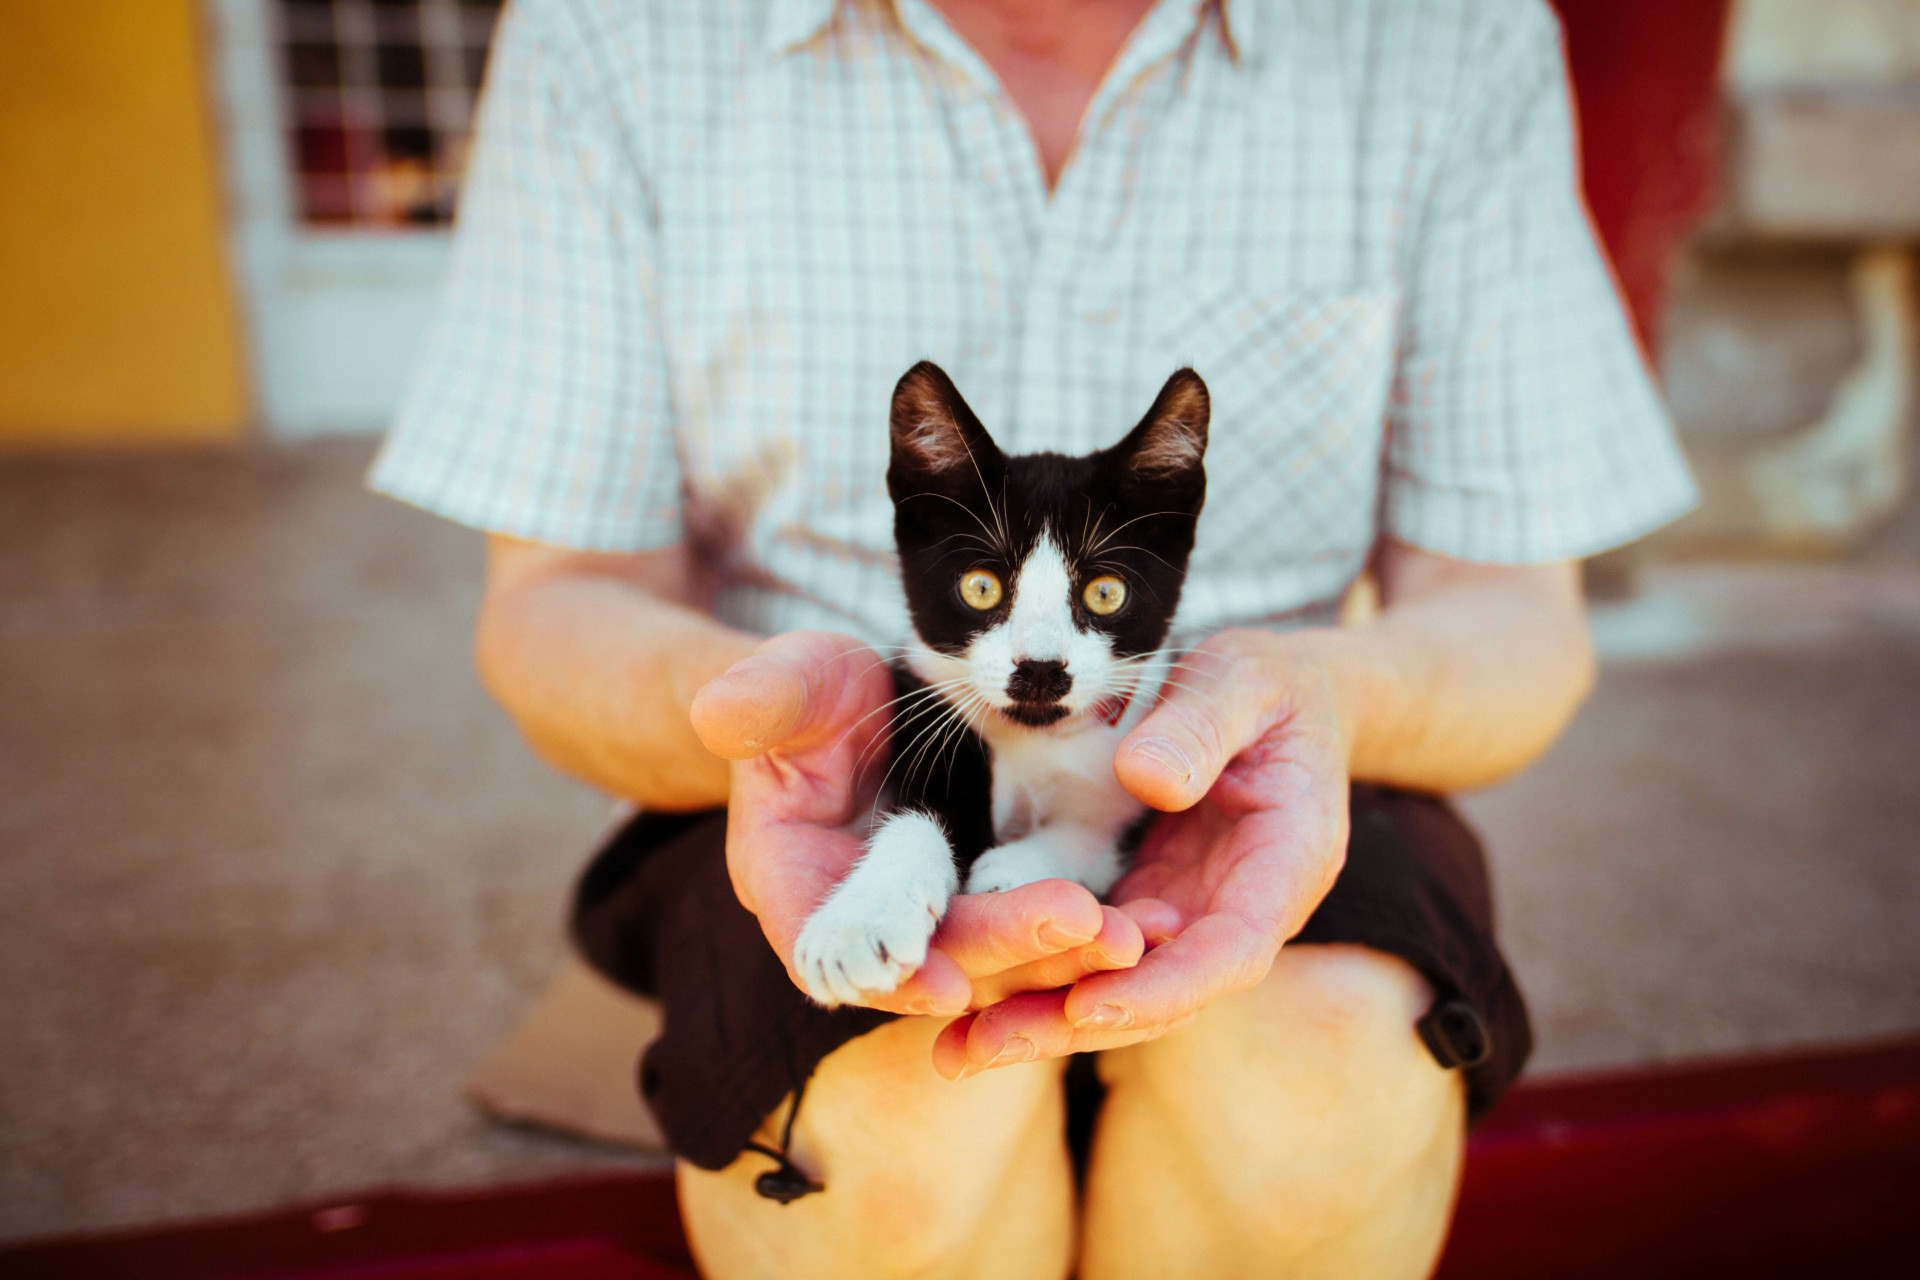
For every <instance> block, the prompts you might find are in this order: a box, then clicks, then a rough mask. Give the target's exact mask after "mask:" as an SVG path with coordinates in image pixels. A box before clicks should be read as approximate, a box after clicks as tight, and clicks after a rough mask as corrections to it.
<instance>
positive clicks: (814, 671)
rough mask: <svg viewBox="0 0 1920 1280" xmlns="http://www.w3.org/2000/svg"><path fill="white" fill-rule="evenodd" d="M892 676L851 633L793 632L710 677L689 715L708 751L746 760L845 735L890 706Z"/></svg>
mask: <svg viewBox="0 0 1920 1280" xmlns="http://www.w3.org/2000/svg"><path fill="white" fill-rule="evenodd" d="M892 680H893V677H892V676H891V675H890V674H889V673H888V671H887V667H886V664H885V663H884V662H883V661H881V659H880V658H879V656H878V655H876V654H875V653H874V652H873V650H872V649H869V648H868V647H867V646H866V645H864V644H861V643H860V642H859V641H858V640H855V639H853V638H852V637H851V636H844V635H838V634H835V633H834V632H831V631H790V632H786V633H785V634H782V635H777V636H774V637H773V638H772V639H770V640H768V641H767V642H766V643H765V644H762V645H761V646H760V647H759V648H758V649H756V650H754V651H753V652H752V653H751V654H749V655H748V656H746V657H745V658H742V659H741V660H740V661H739V662H736V663H734V664H733V665H732V666H731V667H728V668H727V669H726V670H725V671H723V672H721V673H720V674H719V675H718V676H715V677H714V678H713V679H712V680H709V681H708V682H707V683H706V684H705V685H704V686H702V687H701V689H700V691H699V692H698V693H696V694H695V695H694V697H693V704H692V706H691V707H690V708H689V711H688V716H689V719H691V721H692V722H693V729H694V732H695V733H697V734H698V735H700V741H701V742H702V743H704V744H705V745H706V748H707V750H709V751H711V752H713V753H714V754H715V755H717V756H721V757H723V758H725V759H728V760H747V759H751V758H752V757H754V756H758V755H764V754H765V753H766V752H768V751H770V750H772V749H773V748H775V747H787V748H789V749H801V748H804V747H807V746H812V745H816V744H817V743H818V742H820V741H824V740H827V739H828V738H830V737H831V736H832V735H834V734H837V733H841V732H844V731H845V730H846V729H847V728H848V727H850V726H851V725H853V724H855V723H856V722H858V721H859V720H860V719H861V717H862V716H864V715H866V713H867V712H869V711H871V710H872V709H873V708H874V707H877V706H881V705H883V704H884V703H886V701H887V700H888V698H889V697H891V691H892Z"/></svg>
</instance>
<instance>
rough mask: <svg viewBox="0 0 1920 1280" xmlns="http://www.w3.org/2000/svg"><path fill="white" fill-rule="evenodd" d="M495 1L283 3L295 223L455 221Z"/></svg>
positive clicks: (328, 0) (281, 25) (432, 223)
mask: <svg viewBox="0 0 1920 1280" xmlns="http://www.w3.org/2000/svg"><path fill="white" fill-rule="evenodd" d="M499 11H500V0H279V3H278V5H277V13H278V19H279V33H278V34H279V45H280V53H281V59H280V71H281V75H282V78H283V85H284V92H285V95H286V102H287V111H286V120H287V122H288V124H287V127H288V131H289V135H290V136H289V138H288V144H289V146H288V152H289V154H290V156H291V157H292V164H293V168H294V179H295V183H294V186H295V200H296V203H297V206H298V208H299V212H300V217H301V220H302V221H303V222H306V223H308V224H310V225H320V226H333V227H338V226H367V227H404V226H422V227H432V226H440V225H444V224H445V223H447V222H449V221H451V220H452V217H453V200H454V195H455V192H456V190H457V189H458V186H459V181H460V171H461V167H462V164H463V163H464V161H465V158H466V150H467V135H468V130H469V127H470V123H471V119H472V115H473V103H474V97H475V95H476V94H477V93H478V92H479V88H480V78H481V72H482V70H483V69H484V67H485V65H486V58H487V42H488V40H489V39H490V38H491V36H492V34H493V25H494V20H495V18H497V17H498V16H499Z"/></svg>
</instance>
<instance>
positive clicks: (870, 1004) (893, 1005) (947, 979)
mask: <svg viewBox="0 0 1920 1280" xmlns="http://www.w3.org/2000/svg"><path fill="white" fill-rule="evenodd" d="M789 973H791V970H789ZM859 1003H860V1004H862V1005H863V1006H865V1007H867V1008H869V1009H885V1010H886V1011H887V1012H889V1013H902V1014H909V1015H913V1016H916V1017H944V1018H951V1017H953V1016H954V1015H955V1014H961V1013H965V1012H966V1011H967V1009H968V1007H969V1006H970V1005H971V1004H972V1003H973V983H972V982H971V981H970V980H969V979H968V978H967V975H966V974H964V973H962V972H961V971H960V966H959V965H957V964H955V963H954V962H953V958H952V957H951V956H946V955H942V954H941V953H940V952H938V951H929V952H928V953H927V962H926V963H925V964H923V965H921V966H920V968H919V969H917V970H915V971H914V973H913V975H912V976H911V977H909V978H908V979H907V980H906V981H905V982H902V983H901V984H900V985H899V986H898V987H896V988H894V989H893V990H892V991H888V992H863V993H862V994H861V998H860V1001H859Z"/></svg>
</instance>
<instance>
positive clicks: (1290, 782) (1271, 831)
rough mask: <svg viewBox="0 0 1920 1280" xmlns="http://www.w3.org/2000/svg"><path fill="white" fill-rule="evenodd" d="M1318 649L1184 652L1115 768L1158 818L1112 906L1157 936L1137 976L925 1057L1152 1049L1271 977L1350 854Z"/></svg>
mask: <svg viewBox="0 0 1920 1280" xmlns="http://www.w3.org/2000/svg"><path fill="white" fill-rule="evenodd" d="M1315 653H1316V649H1315V647H1314V645H1313V643H1312V642H1311V641H1304V642H1303V640H1302V639H1300V638H1296V637H1289V636H1281V635H1273V634H1269V633H1266V632H1249V631H1236V632H1224V633H1222V634H1221V635H1218V636H1215V637H1214V638H1213V639H1211V640H1208V641H1207V642H1206V643H1205V644H1203V645H1201V646H1200V647H1199V648H1198V649H1196V650H1195V651H1193V652H1192V653H1191V654H1189V655H1188V656H1187V657H1186V659H1185V660H1184V661H1183V662H1182V663H1181V664H1180V666H1179V667H1178V668H1177V670H1176V673H1175V676H1176V678H1175V679H1174V680H1173V681H1171V682H1170V688H1169V690H1168V692H1167V696H1166V698H1165V700H1164V701H1162V702H1161V704H1160V705H1159V707H1157V708H1156V709H1155V710H1154V711H1153V713H1152V714H1150V715H1149V716H1147V718H1146V719H1145V720H1143V721H1142V722H1141V723H1140V724H1139V725H1138V726H1137V727H1136V728H1135V729H1134V730H1133V732H1132V733H1130V734H1128V735H1127V737H1126V739H1125V740H1124V741H1123V742H1122V743H1121V744H1120V749H1119V751H1118V753H1117V754H1116V756H1115V760H1114V770H1115V772H1116V773H1117V774H1118V776H1119V778H1120V781H1121V782H1122V784H1124V785H1125V786H1126V788H1127V789H1128V790H1129V791H1131V792H1132V793H1133V794H1134V795H1135V796H1137V797H1138V798H1139V799H1141V800H1142V801H1144V802H1146V803H1147V804H1149V805H1152V806H1153V807H1154V808H1156V809H1161V810H1165V811H1167V816H1165V817H1162V818H1160V819H1159V820H1158V821H1157V822H1156V823H1155V824H1154V826H1153V828H1152V830H1151V831H1150V832H1149V833H1148V835H1147V838H1146V840H1145V841H1144V843H1143V844H1142V847H1141V849H1140V851H1139V853H1138V855H1137V856H1136V859H1135V863H1134V869H1133V870H1132V871H1131V872H1130V873H1129V874H1128V875H1127V876H1126V878H1125V879H1123V880H1122V881H1121V882H1120V883H1119V885H1117V886H1116V887H1115V891H1114V895H1113V896H1114V899H1115V900H1116V901H1117V902H1118V903H1119V904H1120V909H1121V910H1122V911H1130V910H1131V911H1139V910H1141V909H1142V908H1144V909H1145V910H1146V912H1147V913H1148V914H1149V916H1150V918H1152V919H1153V920H1154V921H1155V923H1156V925H1157V928H1156V929H1155V931H1154V932H1155V934H1156V935H1157V936H1156V939H1155V940H1156V941H1158V940H1159V938H1161V937H1164V938H1167V939H1168V940H1167V941H1165V943H1164V945H1159V946H1156V947H1155V948H1154V949H1153V950H1151V951H1149V952H1147V953H1146V955H1145V957H1144V958H1143V959H1142V960H1141V961H1140V963H1139V964H1138V965H1137V966H1134V967H1131V968H1127V969H1124V970H1119V971H1115V972H1105V973H1097V974H1092V975H1090V976H1088V977H1085V978H1082V979H1081V980H1079V981H1078V982H1076V983H1075V984H1074V985H1073V986H1072V988H1071V989H1068V990H1048V991H1034V992H1031V993H1028V994H1024V995H1016V996H1013V997H1011V998H1009V999H1007V1000H1005V1001H1003V1002H1001V1003H999V1004H996V1005H994V1006H992V1007H990V1008H988V1009H985V1010H984V1011H982V1012H979V1013H977V1014H975V1015H972V1016H969V1017H962V1018H958V1019H956V1020H955V1021H954V1022H953V1023H952V1024H950V1025H949V1026H948V1027H947V1029H946V1030H945V1031H944V1032H943V1033H942V1034H941V1036H940V1038H939V1040H938V1041H937V1042H936V1044H935V1047H934V1064H935V1066H936V1067H937V1068H938V1069H939V1070H940V1072H941V1073H942V1074H943V1075H946V1076H948V1077H951V1078H958V1077H959V1076H962V1075H966V1074H970V1073H972V1072H975V1071H979V1070H982V1069H984V1068H986V1067H989V1066H1002V1065H1006V1064H1008V1063H1013V1062H1025V1061H1030V1060H1032V1059H1036V1058H1051V1057H1057V1056H1059V1055H1062V1054H1066V1053H1077V1052H1082V1051H1086V1050H1093V1049H1109V1048H1116V1047H1118V1046H1120V1045H1126V1044H1133V1043H1136V1042H1138V1041H1141V1040H1147V1039H1151V1038H1153V1037H1155V1036H1158V1035H1163V1034H1165V1033H1166V1032H1168V1031H1170V1030H1173V1029H1174V1028H1176V1027H1178V1026H1181V1025H1183V1024H1185V1023H1186V1022H1188V1021H1189V1020H1191V1019H1192V1018H1193V1017H1194V1016H1195V1015H1196V1014H1197V1013H1198V1012H1199V1010H1200V1009H1201V1008H1202V1007H1203V1006H1205V1005H1206V1004H1208V1003H1210V1002H1211V1001H1213V1000H1216V999H1218V998H1219V997H1221V996H1223V995H1226V994H1228V993H1229V992H1232V991H1238V990H1241V989H1243V988H1246V987H1250V986H1252V985H1254V984H1255V983H1257V982H1259V981H1260V979H1262V978H1263V977H1265V976H1266V974H1267V971H1268V969H1269V968H1271V967H1272V964H1273V959H1274V956H1275V954H1276V953H1277V952H1278V951H1279V948H1280V944H1281V943H1282V942H1284V941H1285V940H1286V939H1288V938H1290V937H1292V936H1293V935H1294V934H1295V933H1297V932H1298V931H1299V930H1300V928H1301V926H1303V925H1304V924H1305V923H1306V921H1307V917H1308V916H1309V915H1311V914H1312V913H1313V910H1314V908H1315V907H1316V906H1318V905H1319V902H1320V899H1321V898H1323V897H1325V896H1326V893H1327V890H1328V889H1330V888H1331V887H1332V886H1333V881H1334V878H1335V876H1337V875H1338V874H1339V870H1340V866H1341V863H1342V861H1343V859H1344V857H1345V851H1346V845H1347V764H1348V758H1349V753H1348V741H1347V739H1348V729H1347V728H1346V725H1347V722H1348V721H1347V710H1346V708H1345V707H1344V706H1343V705H1342V702H1341V699H1340V696H1339V694H1338V692H1337V690H1336V686H1335V682H1334V679H1333V677H1332V674H1331V673H1330V672H1329V670H1328V669H1327V667H1326V666H1325V665H1324V663H1322V662H1321V661H1320V659H1319V658H1317V657H1316V656H1315ZM737 785H738V784H737V783H736V786H737Z"/></svg>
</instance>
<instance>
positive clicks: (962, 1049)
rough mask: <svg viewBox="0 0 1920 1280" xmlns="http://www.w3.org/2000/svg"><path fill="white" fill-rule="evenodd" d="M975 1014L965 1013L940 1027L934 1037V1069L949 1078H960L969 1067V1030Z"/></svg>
mask: <svg viewBox="0 0 1920 1280" xmlns="http://www.w3.org/2000/svg"><path fill="white" fill-rule="evenodd" d="M973 1018H974V1015H973V1014H970V1013H969V1014H963V1015H961V1016H960V1017H958V1018H955V1019H954V1020H953V1021H952V1022H949V1023H948V1024H947V1025H946V1026H944V1027H942V1028H941V1029H940V1034H939V1035H937V1036H935V1037H934V1038H933V1069H934V1070H935V1071H938V1072H939V1073H940V1075H941V1076H942V1077H943V1078H945V1079H948V1080H958V1079H959V1078H960V1076H961V1073H962V1072H964V1071H965V1070H966V1067H967V1032H968V1031H969V1030H971V1029H972V1027H973Z"/></svg>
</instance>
